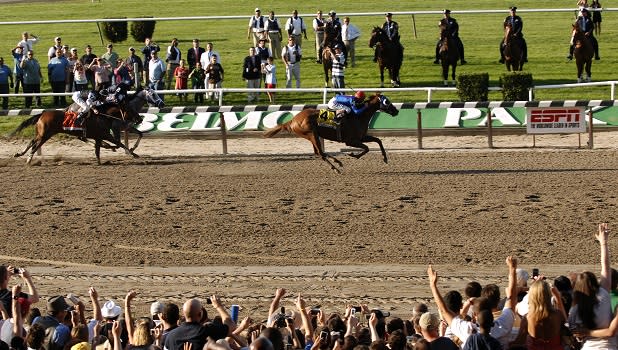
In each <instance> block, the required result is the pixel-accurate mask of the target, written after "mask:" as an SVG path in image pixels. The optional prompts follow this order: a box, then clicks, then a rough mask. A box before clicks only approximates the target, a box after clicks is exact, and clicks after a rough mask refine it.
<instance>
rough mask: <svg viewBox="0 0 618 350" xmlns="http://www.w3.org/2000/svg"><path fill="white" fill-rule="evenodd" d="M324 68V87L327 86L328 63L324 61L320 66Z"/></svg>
mask: <svg viewBox="0 0 618 350" xmlns="http://www.w3.org/2000/svg"><path fill="white" fill-rule="evenodd" d="M322 67H323V68H324V87H326V88H327V87H328V65H327V64H326V62H325V63H324V65H323V66H322Z"/></svg>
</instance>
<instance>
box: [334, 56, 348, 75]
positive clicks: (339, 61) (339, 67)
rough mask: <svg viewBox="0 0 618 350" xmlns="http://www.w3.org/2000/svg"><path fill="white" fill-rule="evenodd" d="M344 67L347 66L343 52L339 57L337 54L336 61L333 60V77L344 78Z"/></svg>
mask: <svg viewBox="0 0 618 350" xmlns="http://www.w3.org/2000/svg"><path fill="white" fill-rule="evenodd" d="M344 65H345V56H344V55H343V52H342V53H340V54H338V55H337V54H335V59H334V60H333V75H334V76H338V77H342V76H343V69H344Z"/></svg>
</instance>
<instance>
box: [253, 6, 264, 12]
mask: <svg viewBox="0 0 618 350" xmlns="http://www.w3.org/2000/svg"><path fill="white" fill-rule="evenodd" d="M254 12H262V11H260V8H259V7H256V8H255V11H254Z"/></svg>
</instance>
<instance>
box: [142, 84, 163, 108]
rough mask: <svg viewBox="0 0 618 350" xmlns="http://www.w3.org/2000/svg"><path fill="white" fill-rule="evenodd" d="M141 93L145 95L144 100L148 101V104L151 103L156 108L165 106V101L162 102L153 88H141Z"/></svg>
mask: <svg viewBox="0 0 618 350" xmlns="http://www.w3.org/2000/svg"><path fill="white" fill-rule="evenodd" d="M143 93H144V95H145V98H146V102H148V104H149V105H153V106H155V107H157V108H161V107H163V106H165V103H164V102H163V100H162V99H161V97H159V95H158V94H157V92H156V91H155V90H153V89H151V88H146V89H144V90H143Z"/></svg>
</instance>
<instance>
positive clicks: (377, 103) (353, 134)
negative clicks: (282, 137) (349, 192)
mask: <svg viewBox="0 0 618 350" xmlns="http://www.w3.org/2000/svg"><path fill="white" fill-rule="evenodd" d="M377 111H383V112H386V113H388V114H390V115H392V116H396V115H397V114H398V113H399V110H398V109H397V108H396V107H395V106H393V104H392V103H391V101H390V100H389V99H388V98H387V97H386V96H383V95H381V94H375V95H373V96H371V97H370V98H369V101H368V102H367V107H366V108H365V110H364V111H363V112H362V113H361V114H360V115H358V116H352V117H349V118H347V119H346V120H344V121H343V122H342V124H341V138H342V139H343V141H340V140H338V137H337V131H336V129H335V128H333V127H332V126H330V125H322V124H320V123H319V120H318V119H319V114H320V110H319V109H304V110H302V111H301V112H299V113H298V114H297V115H295V116H294V118H292V120H290V121H288V122H286V123H284V124H281V125H277V126H276V127H274V128H272V129H270V130H268V131H266V133H265V134H264V136H265V137H273V136H274V135H275V134H277V133H278V132H280V131H281V130H286V131H288V132H293V133H295V134H296V135H298V136H300V137H302V138H305V139H307V140H309V142H311V144H312V145H313V152H314V153H315V154H316V155H319V156H320V157H321V158H322V160H323V161H325V162H327V163H328V164H329V165H330V166H331V168H332V169H333V170H335V171H336V172H338V173H339V172H340V170H339V169H338V168H337V167H335V165H334V164H333V163H331V162H330V160H328V158H332V159H333V161H334V162H335V163H337V164H338V165H339V166H343V163H341V162H340V161H339V160H338V159H337V158H335V157H333V156H332V155H330V154H328V153H326V152H324V149H323V148H322V144H321V143H320V140H319V138H320V137H321V138H324V139H327V140H331V141H337V142H345V144H346V145H347V146H350V147H355V148H361V149H362V151H361V152H360V153H358V154H354V153H350V154H349V155H350V156H352V157H354V158H357V159H358V158H360V157H362V156H363V155H364V154H365V153H367V152H369V147H367V145H365V144H364V143H365V142H375V143H377V144H378V145H379V146H380V150H381V151H382V156H383V157H384V163H388V158H387V157H386V151H385V150H384V146H382V141H381V140H380V139H379V138H377V137H374V136H370V135H367V130H368V129H369V122H370V121H371V118H373V116H374V114H375V113H376V112H377Z"/></svg>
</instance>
